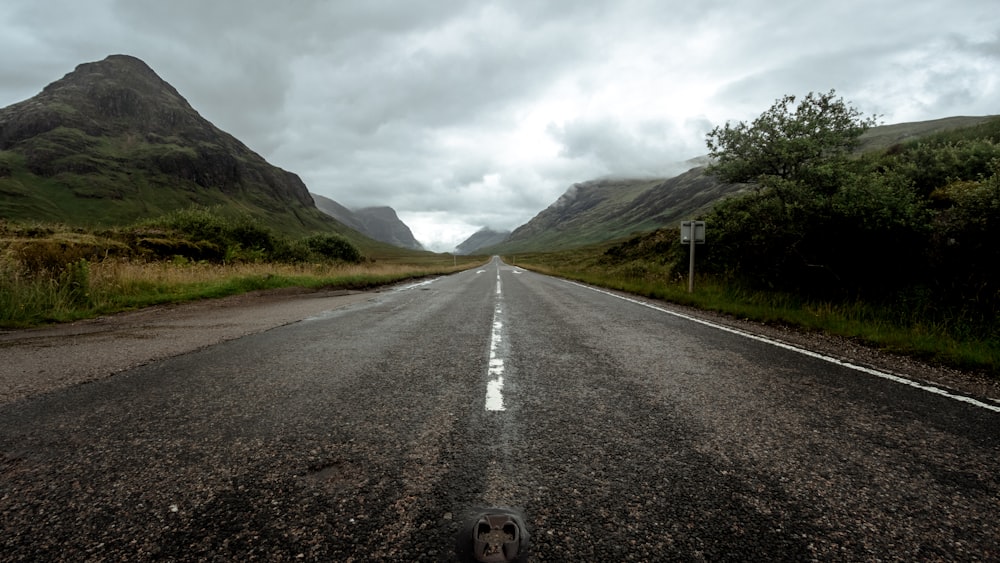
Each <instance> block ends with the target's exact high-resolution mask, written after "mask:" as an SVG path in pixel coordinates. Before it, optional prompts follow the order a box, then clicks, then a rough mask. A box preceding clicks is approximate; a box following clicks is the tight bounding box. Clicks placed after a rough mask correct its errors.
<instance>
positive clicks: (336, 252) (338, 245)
mask: <svg viewBox="0 0 1000 563" xmlns="http://www.w3.org/2000/svg"><path fill="white" fill-rule="evenodd" d="M305 243H306V246H308V247H309V250H311V251H312V252H314V253H315V254H317V255H319V256H321V257H322V258H324V259H327V260H341V261H344V262H352V263H355V264H356V263H358V262H361V260H362V259H363V257H362V255H361V251H360V250H358V247H356V246H354V245H353V244H351V243H350V242H349V241H347V240H346V239H344V238H342V237H339V236H337V235H331V234H321V235H313V236H311V237H308V238H307V239H305Z"/></svg>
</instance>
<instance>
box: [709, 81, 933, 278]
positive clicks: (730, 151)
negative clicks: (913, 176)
mask: <svg viewBox="0 0 1000 563" xmlns="http://www.w3.org/2000/svg"><path fill="white" fill-rule="evenodd" d="M795 100H796V98H795V97H794V96H785V97H783V98H781V99H779V100H777V101H776V102H775V103H774V105H772V106H771V108H770V109H769V110H768V111H766V112H764V113H763V114H761V116H760V117H758V118H757V119H756V120H754V121H753V122H752V123H749V124H748V123H744V122H741V123H738V124H736V125H731V124H729V123H727V124H726V125H725V126H724V127H716V128H715V129H714V130H713V131H712V132H711V133H709V134H708V136H707V144H708V147H709V149H710V150H711V156H713V157H714V158H715V159H716V161H715V163H714V164H713V165H712V166H711V167H710V169H709V172H710V173H714V174H716V175H717V176H718V177H719V178H720V179H722V180H724V181H728V182H746V183H753V184H756V185H757V188H758V189H756V190H752V191H749V192H746V193H745V195H743V196H742V197H736V198H732V199H730V200H727V201H724V202H722V203H720V204H718V205H716V207H715V208H714V209H713V211H712V212H711V214H710V215H709V216H708V217H707V218H706V220H707V221H709V222H710V223H711V224H712V225H713V227H712V231H713V232H714V233H716V234H715V235H713V240H714V241H715V242H713V245H711V248H708V249H706V250H707V254H708V258H709V260H710V261H711V262H712V264H711V266H710V267H714V268H715V269H716V270H717V271H722V272H726V273H729V274H734V275H736V276H737V277H740V278H742V279H744V280H746V281H749V282H751V283H753V284H754V285H759V286H764V287H771V288H782V289H788V290H793V291H797V292H801V293H807V294H813V295H823V296H836V295H845V294H858V293H866V294H868V295H885V294H886V293H887V292H891V291H892V290H893V289H894V288H895V287H897V286H898V284H900V283H906V280H907V277H908V276H909V275H910V274H911V273H912V272H913V268H914V266H915V264H916V262H915V261H914V260H913V257H914V256H915V255H916V254H917V253H918V252H919V250H922V249H923V241H924V240H925V238H926V224H927V215H926V212H925V205H924V202H923V201H921V200H920V199H919V198H918V197H916V195H915V194H914V193H913V192H912V190H911V189H910V180H909V178H908V177H905V176H900V175H898V174H893V173H887V172H886V171H883V170H879V169H878V168H877V166H873V164H872V162H871V161H867V160H863V159H857V158H853V157H852V151H853V150H854V149H855V148H856V147H857V145H858V138H859V137H860V136H861V134H862V133H864V131H866V130H867V129H868V128H869V127H871V126H872V125H874V123H875V118H872V117H867V118H866V117H863V116H862V115H861V113H860V112H859V111H858V110H856V109H854V108H853V107H851V106H850V105H849V104H847V103H846V102H844V100H843V99H842V98H837V97H835V93H834V92H833V91H832V90H831V91H830V92H828V93H826V94H818V95H817V94H812V93H810V94H809V95H807V96H806V97H805V98H803V99H802V100H801V102H800V103H799V104H798V105H797V106H795V107H793V104H794V103H795Z"/></svg>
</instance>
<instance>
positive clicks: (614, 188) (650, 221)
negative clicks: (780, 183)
mask: <svg viewBox="0 0 1000 563" xmlns="http://www.w3.org/2000/svg"><path fill="white" fill-rule="evenodd" d="M704 171H705V167H704V166H697V167H695V168H692V169H691V170H689V171H687V172H685V173H683V174H681V175H679V176H675V177H673V178H667V179H663V178H641V179H602V180H593V181H590V182H583V183H579V184H574V185H573V186H571V187H570V188H569V189H568V190H566V192H565V193H564V194H563V195H562V196H561V197H560V198H559V199H558V200H556V202H555V203H553V204H552V205H550V206H549V207H547V208H546V209H544V210H543V211H542V212H541V213H539V214H538V215H536V216H535V217H534V218H533V219H531V220H530V221H528V222H527V223H525V224H524V225H522V226H520V227H518V228H517V229H515V230H514V232H513V233H511V235H510V236H509V237H507V240H506V241H504V242H502V243H500V244H498V245H496V246H494V247H491V248H489V249H488V250H489V251H495V252H526V251H530V252H535V251H547V250H563V249H566V248H572V247H576V246H583V245H587V244H594V243H599V242H604V241H608V240H613V239H616V238H621V237H624V236H627V235H629V234H632V233H634V232H637V231H646V230H652V229H655V228H657V227H662V226H665V225H669V224H672V223H676V222H678V221H681V220H683V219H687V218H690V217H692V216H693V215H695V214H697V213H698V212H700V211H701V210H704V209H707V208H708V207H709V206H710V205H711V204H712V202H714V201H716V200H717V199H719V198H721V197H725V196H726V195H728V194H731V193H734V192H736V191H739V190H740V189H743V186H741V185H734V184H723V183H720V182H718V181H717V180H716V179H715V178H713V177H711V176H706V175H705V173H704Z"/></svg>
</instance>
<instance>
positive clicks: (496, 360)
mask: <svg viewBox="0 0 1000 563" xmlns="http://www.w3.org/2000/svg"><path fill="white" fill-rule="evenodd" d="M500 289H501V285H500V268H499V267H498V268H497V304H496V307H494V309H493V331H492V332H491V334H490V364H489V368H487V370H486V375H487V376H488V377H489V378H490V381H489V382H488V383H487V384H486V410H488V411H502V410H506V409H505V407H504V404H503V357H502V356H501V352H500V345H501V344H502V343H503V309H502V307H501V302H500V298H501V294H500Z"/></svg>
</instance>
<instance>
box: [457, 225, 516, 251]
mask: <svg viewBox="0 0 1000 563" xmlns="http://www.w3.org/2000/svg"><path fill="white" fill-rule="evenodd" d="M508 236H510V231H494V230H493V229H491V228H489V227H483V228H482V229H479V230H478V231H476V232H475V233H473V234H472V236H470V237H469V238H467V239H465V240H464V241H463V242H462V243H461V244H459V245H458V246H456V247H455V254H476V251H477V250H479V249H481V248H486V247H488V246H493V245H496V244H500V243H502V242H503V241H505V240H507V237H508Z"/></svg>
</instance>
